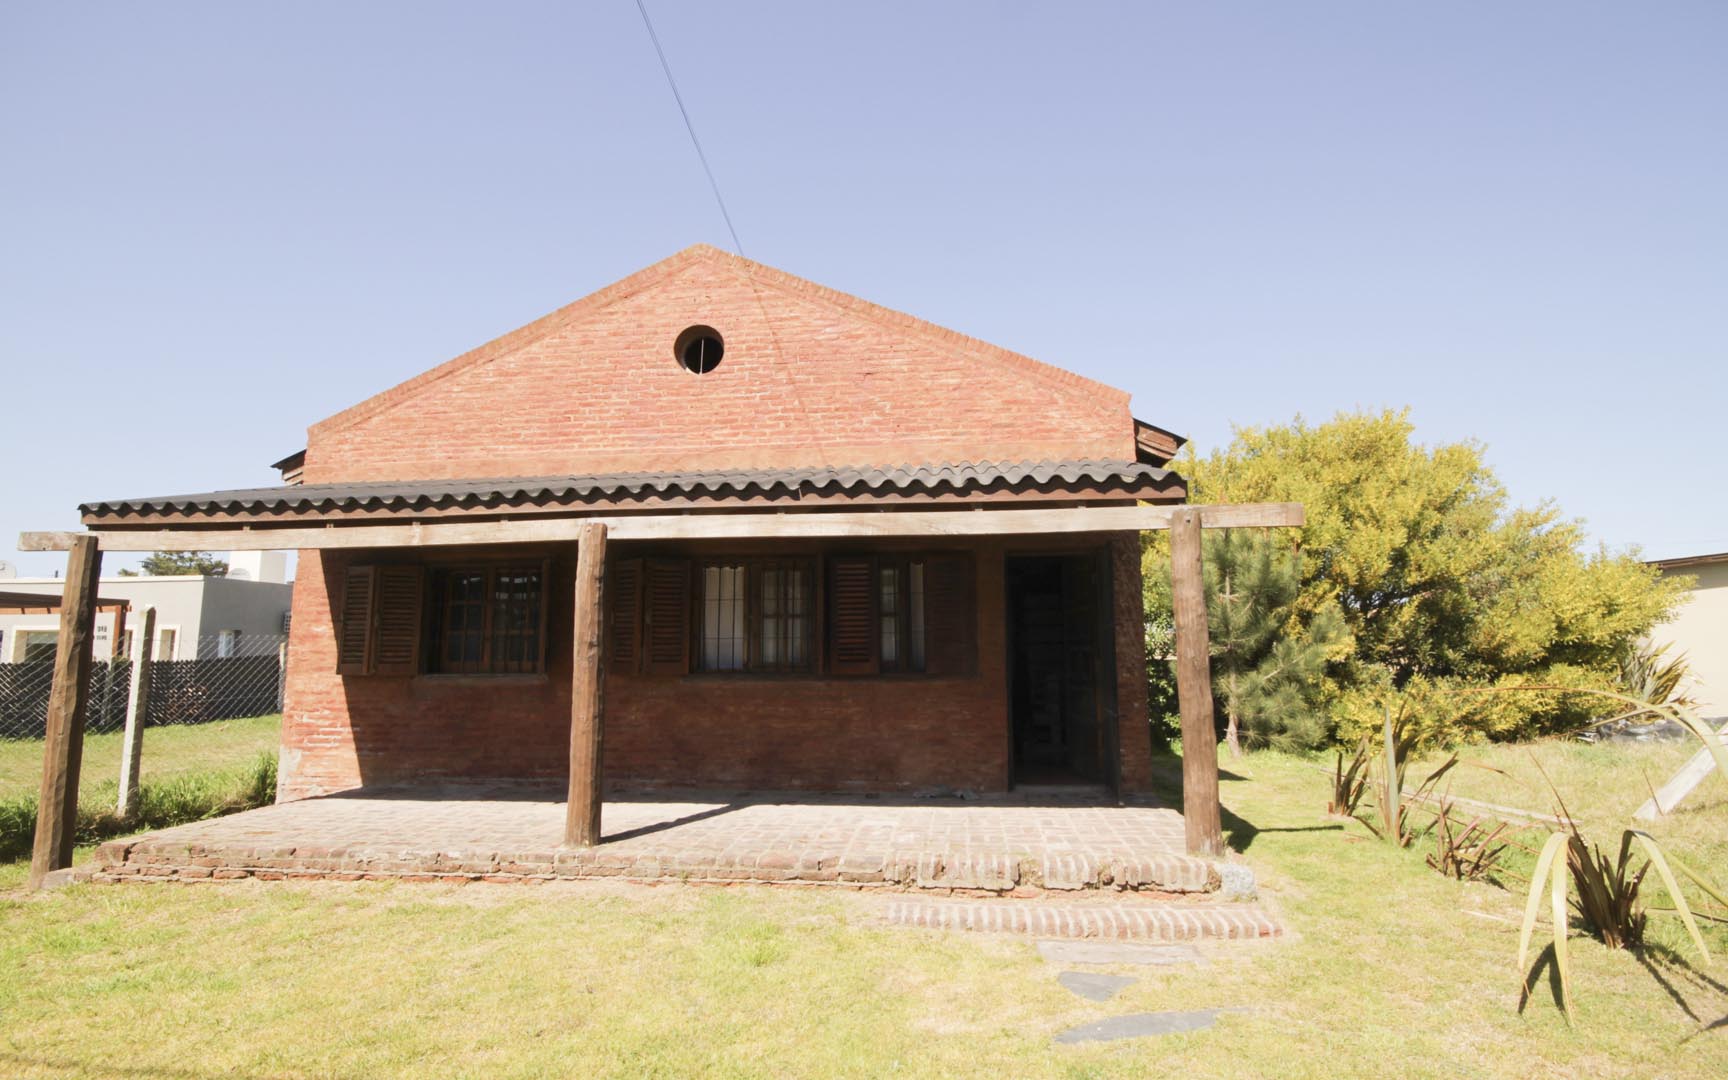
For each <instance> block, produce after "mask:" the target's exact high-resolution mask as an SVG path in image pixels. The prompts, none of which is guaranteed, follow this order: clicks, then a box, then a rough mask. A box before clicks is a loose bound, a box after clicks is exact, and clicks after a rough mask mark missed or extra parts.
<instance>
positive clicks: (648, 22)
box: [636, 0, 744, 258]
mask: <svg viewBox="0 0 1728 1080" xmlns="http://www.w3.org/2000/svg"><path fill="white" fill-rule="evenodd" d="M636 10H637V11H639V12H641V13H642V25H643V26H644V27H646V28H647V30H648V40H649V41H652V42H653V43H654V55H656V56H658V57H659V58H660V70H661V71H663V72H665V73H666V85H667V86H669V87H671V89H672V100H673V101H676V102H677V103H678V114H679V115H680V116H682V117H683V118H684V130H685V131H688V132H689V133H690V145H692V146H694V147H695V148H696V158H697V160H699V161H701V162H702V171H703V172H705V173H707V174H708V187H709V188H710V189H712V190H713V192H714V201H715V202H716V203H718V204H719V206H720V216H721V217H722V218H724V219H725V221H726V231H727V232H729V233H731V234H732V250H733V251H735V252H737V254H738V257H739V258H743V257H744V245H743V244H742V243H740V242H739V240H738V230H737V229H736V228H735V227H733V225H732V215H731V214H730V213H728V212H727V210H726V199H725V198H724V197H723V196H722V195H721V194H720V182H719V181H717V180H715V179H714V169H713V167H712V166H710V165H709V164H708V155H707V154H705V153H703V152H702V140H701V139H698V138H697V137H696V125H695V124H693V123H691V122H690V110H689V109H686V108H685V107H684V95H683V94H680V93H679V92H678V80H676V79H674V78H673V77H672V65H671V64H669V63H667V62H666V50H665V49H663V48H661V47H660V35H659V34H656V33H655V32H654V20H652V19H650V18H649V17H648V5H647V4H645V3H644V2H643V0H636Z"/></svg>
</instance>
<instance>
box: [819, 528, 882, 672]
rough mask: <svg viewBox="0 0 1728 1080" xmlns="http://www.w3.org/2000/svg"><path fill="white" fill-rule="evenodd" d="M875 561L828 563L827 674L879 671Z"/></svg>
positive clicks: (858, 559) (858, 560)
mask: <svg viewBox="0 0 1728 1080" xmlns="http://www.w3.org/2000/svg"><path fill="white" fill-rule="evenodd" d="M875 584H876V560H874V559H869V558H852V557H843V558H837V559H830V560H829V561H828V672H829V674H831V675H874V674H875V673H876V672H877V671H879V670H881V654H880V650H879V649H878V648H877V634H878V628H877V626H876V588H875Z"/></svg>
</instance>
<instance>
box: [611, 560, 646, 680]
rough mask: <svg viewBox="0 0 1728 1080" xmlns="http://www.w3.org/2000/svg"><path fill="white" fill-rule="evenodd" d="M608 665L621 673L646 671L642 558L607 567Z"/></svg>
mask: <svg viewBox="0 0 1728 1080" xmlns="http://www.w3.org/2000/svg"><path fill="white" fill-rule="evenodd" d="M606 606H607V612H606V620H607V622H606V666H607V669H608V670H610V671H613V672H615V673H617V674H620V675H634V674H636V673H637V672H638V671H640V670H642V560H641V559H618V560H616V561H614V562H613V563H612V565H611V566H609V567H607V570H606Z"/></svg>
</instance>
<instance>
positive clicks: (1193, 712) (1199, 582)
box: [1170, 506, 1224, 857]
mask: <svg viewBox="0 0 1728 1080" xmlns="http://www.w3.org/2000/svg"><path fill="white" fill-rule="evenodd" d="M1202 516H1203V514H1202V509H1201V508H1200V507H1197V506H1190V507H1184V508H1182V510H1181V511H1180V512H1179V513H1177V514H1176V517H1175V520H1174V521H1173V522H1172V524H1171V528H1170V559H1171V575H1170V585H1171V594H1172V599H1173V601H1174V604H1173V606H1174V607H1175V609H1176V701H1177V706H1178V708H1179V709H1180V711H1181V713H1182V820H1183V822H1184V823H1185V825H1186V827H1187V840H1188V854H1190V855H1205V856H1212V857H1216V856H1219V855H1222V854H1224V827H1223V823H1222V821H1221V817H1222V814H1221V812H1220V808H1219V806H1218V729H1217V727H1216V726H1215V722H1214V720H1213V717H1212V657H1211V645H1210V642H1209V641H1208V636H1207V631H1206V582H1205V577H1204V571H1203V569H1202V567H1201V562H1200V530H1201V528H1202V527H1203V522H1202ZM1204 524H1211V523H1210V522H1205V523H1204Z"/></svg>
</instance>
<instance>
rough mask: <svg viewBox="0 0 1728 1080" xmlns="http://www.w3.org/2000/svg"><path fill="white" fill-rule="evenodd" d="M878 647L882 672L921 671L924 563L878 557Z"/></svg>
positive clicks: (922, 658) (922, 667)
mask: <svg viewBox="0 0 1728 1080" xmlns="http://www.w3.org/2000/svg"><path fill="white" fill-rule="evenodd" d="M876 583H877V598H876V621H877V648H878V650H879V655H880V656H881V658H882V670H883V671H923V670H924V633H925V628H924V562H923V560H921V559H881V560H879V561H878V562H877V566H876Z"/></svg>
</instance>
